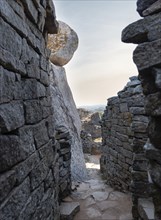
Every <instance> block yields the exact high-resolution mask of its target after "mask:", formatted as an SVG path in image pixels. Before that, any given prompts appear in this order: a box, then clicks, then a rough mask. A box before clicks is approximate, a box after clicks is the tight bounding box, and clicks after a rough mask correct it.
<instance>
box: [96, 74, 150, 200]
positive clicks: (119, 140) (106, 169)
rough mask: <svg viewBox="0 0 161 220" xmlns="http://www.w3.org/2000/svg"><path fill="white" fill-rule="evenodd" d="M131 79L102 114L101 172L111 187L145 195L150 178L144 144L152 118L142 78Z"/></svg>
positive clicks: (111, 99) (110, 100) (110, 101)
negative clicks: (143, 90) (141, 82)
mask: <svg viewBox="0 0 161 220" xmlns="http://www.w3.org/2000/svg"><path fill="white" fill-rule="evenodd" d="M130 80H131V81H130V82H128V83H127V85H126V86H125V88H124V89H123V90H122V91H120V92H119V93H118V96H116V97H112V98H110V99H108V104H107V107H106V110H105V112H104V115H103V117H102V156H101V161H100V163H101V171H102V173H103V174H104V176H105V178H106V179H107V180H108V183H109V184H110V185H111V186H113V187H115V188H117V189H119V190H121V191H127V190H128V191H129V190H130V191H133V193H134V194H139V193H142V194H143V196H145V194H146V193H147V189H148V177H147V172H146V169H147V161H146V159H145V156H144V153H143V146H144V144H145V142H146V140H147V131H146V129H147V124H148V117H147V115H146V114H145V110H144V95H143V93H142V88H141V85H140V81H139V80H138V79H137V77H131V78H130ZM132 180H133V181H132ZM131 181H132V185H131Z"/></svg>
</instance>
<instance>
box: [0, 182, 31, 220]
mask: <svg viewBox="0 0 161 220" xmlns="http://www.w3.org/2000/svg"><path fill="white" fill-rule="evenodd" d="M29 196H30V182H29V178H26V179H25V181H24V182H23V183H22V184H21V185H20V186H18V187H16V188H15V189H14V190H13V191H12V192H11V193H10V195H9V197H8V198H7V200H6V201H5V203H4V204H2V206H1V207H0V216H1V219H2V220H8V219H17V218H18V216H19V214H20V212H21V210H22V208H23V207H24V205H25V204H26V202H27V200H28V198H29Z"/></svg>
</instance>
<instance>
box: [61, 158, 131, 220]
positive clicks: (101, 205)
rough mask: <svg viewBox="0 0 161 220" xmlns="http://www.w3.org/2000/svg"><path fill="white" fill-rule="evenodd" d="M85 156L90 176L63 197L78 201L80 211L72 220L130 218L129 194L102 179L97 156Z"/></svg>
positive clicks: (117, 219) (122, 219)
mask: <svg viewBox="0 0 161 220" xmlns="http://www.w3.org/2000/svg"><path fill="white" fill-rule="evenodd" d="M85 156H86V161H87V162H86V167H87V169H88V174H89V177H90V178H89V180H88V181H86V182H83V183H81V184H79V186H77V189H76V190H75V191H73V193H72V195H71V196H70V197H67V198H66V199H65V200H66V201H69V202H70V201H71V202H79V203H80V211H79V212H78V213H77V214H76V215H75V217H74V220H88V219H92V220H101V219H105V220H132V215H131V207H132V201H131V196H130V195H129V194H124V193H121V192H118V191H115V190H114V189H112V188H111V187H109V186H108V185H107V184H106V183H105V180H102V178H101V174H100V166H99V158H100V157H99V156H89V155H85Z"/></svg>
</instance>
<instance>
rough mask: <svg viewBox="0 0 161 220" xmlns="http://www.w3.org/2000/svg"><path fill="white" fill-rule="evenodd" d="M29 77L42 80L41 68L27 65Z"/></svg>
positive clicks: (32, 64)
mask: <svg viewBox="0 0 161 220" xmlns="http://www.w3.org/2000/svg"><path fill="white" fill-rule="evenodd" d="M26 69H27V76H28V77H30V78H35V79H40V67H39V66H38V65H36V64H35V63H30V64H27V65H26Z"/></svg>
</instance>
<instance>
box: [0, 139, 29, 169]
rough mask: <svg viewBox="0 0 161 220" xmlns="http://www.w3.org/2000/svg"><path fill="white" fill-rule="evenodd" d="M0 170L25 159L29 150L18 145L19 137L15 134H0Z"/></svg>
mask: <svg viewBox="0 0 161 220" xmlns="http://www.w3.org/2000/svg"><path fill="white" fill-rule="evenodd" d="M0 143H1V147H0V160H1V166H0V171H1V172H4V171H6V170H8V169H9V168H11V167H12V166H14V165H16V164H17V163H19V162H21V161H23V160H24V159H26V158H27V157H28V156H29V154H30V152H29V151H27V150H26V149H25V148H24V147H23V146H21V145H20V139H19V137H18V136H16V135H10V136H6V135H1V136H0Z"/></svg>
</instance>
